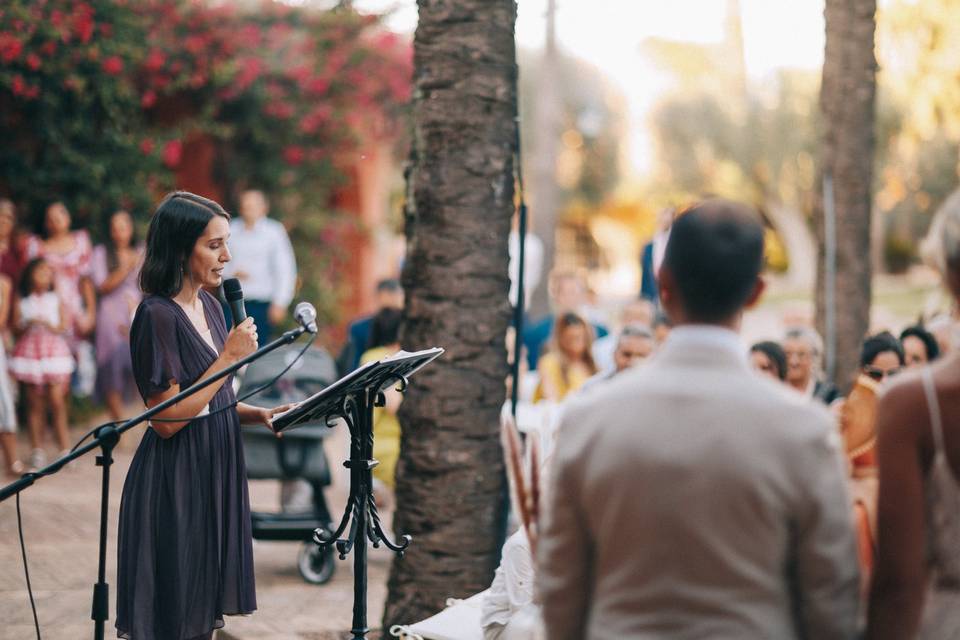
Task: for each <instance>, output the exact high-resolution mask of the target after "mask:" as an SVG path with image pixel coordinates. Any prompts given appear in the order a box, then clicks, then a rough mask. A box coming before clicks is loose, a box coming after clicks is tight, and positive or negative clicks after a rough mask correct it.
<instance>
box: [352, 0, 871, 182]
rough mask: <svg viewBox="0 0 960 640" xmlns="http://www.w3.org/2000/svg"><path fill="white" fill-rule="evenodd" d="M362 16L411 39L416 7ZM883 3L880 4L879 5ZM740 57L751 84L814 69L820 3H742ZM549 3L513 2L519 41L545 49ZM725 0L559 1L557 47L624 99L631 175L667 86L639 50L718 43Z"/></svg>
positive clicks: (394, 0) (377, 4)
mask: <svg viewBox="0 0 960 640" xmlns="http://www.w3.org/2000/svg"><path fill="white" fill-rule="evenodd" d="M353 4H354V6H355V7H356V8H357V9H359V10H360V11H364V12H377V13H381V12H384V11H389V10H391V9H392V10H393V13H392V14H391V16H390V18H389V20H388V25H389V26H390V27H391V28H392V29H394V30H396V31H399V32H406V33H413V31H414V29H415V28H416V23H417V7H416V1H415V0H354V2H353ZM881 4H886V2H883V1H881ZM740 5H741V11H742V29H743V39H744V55H745V58H746V66H747V74H748V76H749V78H750V81H751V82H762V81H763V79H764V78H765V77H767V76H768V75H769V74H770V73H771V71H773V70H774V69H777V68H780V67H799V68H806V69H816V68H818V67H819V66H820V65H821V63H822V61H823V44H824V33H823V0H740ZM546 6H547V0H519V2H518V16H517V27H516V29H517V41H518V43H519V45H520V46H521V47H526V48H530V49H536V48H539V47H542V46H543V42H544V34H545V19H544V16H545V11H546ZM726 8H727V1H726V0H669V1H667V2H665V1H664V0H557V21H556V29H557V40H558V43H559V46H560V48H561V51H562V52H563V53H564V54H567V55H571V56H575V57H578V58H582V59H584V60H587V61H588V62H590V63H592V64H594V65H595V66H597V67H598V68H599V69H601V70H602V71H603V73H605V74H606V75H607V77H609V79H610V80H611V81H612V82H613V84H614V85H615V86H616V87H618V89H619V90H620V91H621V92H622V93H623V95H624V96H625V98H626V100H627V106H628V110H629V113H628V118H629V127H630V139H629V149H628V150H627V157H628V162H629V165H630V166H629V167H627V170H628V171H630V170H632V171H633V172H636V173H641V172H644V171H646V170H647V169H649V168H650V166H651V164H652V148H651V143H650V138H649V136H648V133H647V127H646V121H647V115H648V113H649V111H650V108H651V107H652V106H653V104H654V102H655V101H656V99H657V97H658V96H659V95H660V94H661V93H662V92H663V91H664V90H665V89H667V88H669V87H668V82H669V81H668V79H667V78H666V77H665V76H664V75H663V74H661V73H658V72H657V70H656V69H654V68H653V67H652V66H651V65H650V63H649V62H648V60H647V59H646V58H645V56H644V55H643V53H642V50H641V43H642V42H643V41H644V40H645V39H646V38H649V37H660V38H668V39H672V40H684V41H690V42H699V43H716V42H720V41H721V39H722V38H723V29H724V18H725V14H726Z"/></svg>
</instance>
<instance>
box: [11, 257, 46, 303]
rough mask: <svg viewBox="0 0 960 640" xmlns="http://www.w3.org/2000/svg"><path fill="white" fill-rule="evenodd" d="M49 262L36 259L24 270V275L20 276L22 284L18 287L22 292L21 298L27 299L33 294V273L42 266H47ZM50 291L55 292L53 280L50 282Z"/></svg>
mask: <svg viewBox="0 0 960 640" xmlns="http://www.w3.org/2000/svg"><path fill="white" fill-rule="evenodd" d="M46 263H47V261H46V260H44V259H43V258H34V259H33V260H31V261H30V262H28V263H27V265H26V266H25V267H24V268H23V273H21V274H20V282H19V283H18V284H19V286H18V287H17V288H18V289H19V290H20V297H21V298H26V297H27V296H29V295H30V294H31V293H33V273H34V272H35V271H36V270H37V267H39V266H40V265H42V264H46ZM48 291H53V280H52V279H51V280H50V288H49V289H48Z"/></svg>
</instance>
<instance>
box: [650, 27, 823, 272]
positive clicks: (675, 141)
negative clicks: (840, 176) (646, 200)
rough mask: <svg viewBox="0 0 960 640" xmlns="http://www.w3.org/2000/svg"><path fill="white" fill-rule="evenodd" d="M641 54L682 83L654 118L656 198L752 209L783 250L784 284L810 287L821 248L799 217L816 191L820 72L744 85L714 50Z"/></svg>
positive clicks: (658, 49)
mask: <svg viewBox="0 0 960 640" xmlns="http://www.w3.org/2000/svg"><path fill="white" fill-rule="evenodd" d="M644 48H645V50H646V51H647V53H648V54H649V55H650V56H651V57H652V58H653V60H654V61H655V62H656V63H657V64H658V65H659V66H660V67H661V68H662V69H663V70H664V71H666V72H668V73H669V74H670V75H671V77H672V78H673V79H675V81H676V89H675V90H674V91H671V92H670V93H668V94H667V95H666V96H665V97H664V98H663V99H662V100H661V101H660V102H659V103H658V104H657V106H656V107H655V108H654V110H653V113H652V116H651V128H652V132H653V137H654V141H655V143H656V150H657V164H656V167H655V173H654V176H653V179H652V180H651V185H652V187H651V189H650V195H651V197H653V198H663V197H664V195H665V194H671V193H673V194H674V195H673V198H674V199H675V200H676V199H677V198H679V199H680V201H683V200H685V199H689V198H697V197H702V196H703V195H704V194H717V195H721V196H725V197H730V198H734V199H737V200H743V201H747V202H750V203H752V204H754V205H755V206H757V207H758V208H760V209H761V211H762V212H763V213H764V216H765V218H766V219H767V221H768V223H769V224H770V225H771V227H772V228H773V229H775V230H776V232H777V236H778V238H779V240H780V241H781V242H782V243H783V245H784V247H783V248H785V249H786V253H787V256H788V260H789V261H788V263H787V264H786V267H787V269H788V272H787V277H788V280H789V281H790V282H791V283H792V284H794V285H797V286H802V287H809V286H811V285H812V284H813V278H814V264H813V263H814V260H815V252H816V249H815V243H814V238H813V234H812V231H811V229H810V227H809V225H808V220H807V218H806V216H805V215H804V213H803V212H804V211H806V210H809V208H810V206H811V203H812V198H813V189H814V177H815V176H814V161H813V154H814V152H815V149H816V138H817V137H816V126H817V117H816V113H815V103H816V95H817V78H816V76H815V74H813V73H809V72H804V71H796V70H780V71H778V72H777V73H776V75H775V76H774V77H773V78H772V79H771V80H770V81H769V82H767V83H766V84H765V85H763V86H762V87H748V88H745V87H744V86H743V84H742V76H741V74H740V73H739V72H736V71H735V67H737V65H728V59H727V58H725V57H723V56H721V55H718V54H717V47H716V46H713V45H707V46H704V45H699V44H692V43H679V42H670V41H663V40H649V41H647V42H645V43H644ZM720 48H721V50H726V49H730V48H732V45H729V44H725V45H720ZM731 66H732V67H733V68H734V70H731V69H730V68H729V67H731ZM678 190H679V193H680V195H677V194H676V192H677V191H678ZM777 264H778V265H779V266H783V263H782V261H778V262H777Z"/></svg>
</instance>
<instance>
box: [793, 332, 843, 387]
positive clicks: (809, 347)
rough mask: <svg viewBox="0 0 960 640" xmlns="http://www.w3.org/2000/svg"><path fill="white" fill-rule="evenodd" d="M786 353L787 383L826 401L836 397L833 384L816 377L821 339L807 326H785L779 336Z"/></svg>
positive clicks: (821, 352) (818, 374)
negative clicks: (783, 334)
mask: <svg viewBox="0 0 960 640" xmlns="http://www.w3.org/2000/svg"><path fill="white" fill-rule="evenodd" d="M783 351H784V353H785V354H786V356H787V384H789V385H790V386H791V387H793V388H794V389H796V390H797V391H799V392H800V393H802V394H803V395H805V396H807V397H808V398H815V399H816V400H819V401H820V402H822V403H824V404H826V405H830V404H833V402H834V401H835V400H838V399H839V398H840V392H839V391H837V388H836V387H834V386H833V385H832V384H830V383H829V382H827V381H826V380H822V379H820V356H821V355H822V354H823V340H822V339H821V338H820V334H818V333H817V332H816V331H814V330H813V329H811V328H809V327H794V328H792V329H788V330H787V333H786V336H785V337H784V340H783Z"/></svg>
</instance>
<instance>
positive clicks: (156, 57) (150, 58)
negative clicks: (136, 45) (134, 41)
mask: <svg viewBox="0 0 960 640" xmlns="http://www.w3.org/2000/svg"><path fill="white" fill-rule="evenodd" d="M166 61H167V58H166V56H164V55H163V52H162V51H160V50H159V49H152V50H151V51H150V53H149V54H148V55H147V59H146V60H144V61H143V68H144V69H146V70H147V71H150V72H154V71H159V70H160V69H162V68H163V65H164V63H166Z"/></svg>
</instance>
